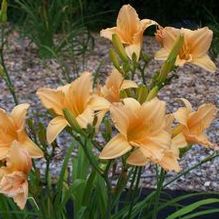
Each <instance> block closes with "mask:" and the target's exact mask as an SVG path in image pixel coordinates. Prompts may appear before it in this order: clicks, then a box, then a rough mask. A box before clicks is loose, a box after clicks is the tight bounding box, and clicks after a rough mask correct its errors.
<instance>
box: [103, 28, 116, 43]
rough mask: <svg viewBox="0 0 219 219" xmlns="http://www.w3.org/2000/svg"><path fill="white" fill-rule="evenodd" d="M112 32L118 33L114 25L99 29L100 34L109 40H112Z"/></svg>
mask: <svg viewBox="0 0 219 219" xmlns="http://www.w3.org/2000/svg"><path fill="white" fill-rule="evenodd" d="M113 34H117V35H119V34H118V32H117V28H116V27H112V28H107V29H104V30H101V31H100V36H101V37H104V38H106V39H109V40H112V35H113Z"/></svg>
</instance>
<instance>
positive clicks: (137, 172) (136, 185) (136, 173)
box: [127, 167, 142, 219]
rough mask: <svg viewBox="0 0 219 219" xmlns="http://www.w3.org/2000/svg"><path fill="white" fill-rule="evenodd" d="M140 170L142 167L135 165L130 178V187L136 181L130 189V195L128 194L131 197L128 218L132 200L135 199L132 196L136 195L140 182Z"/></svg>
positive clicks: (130, 214)
mask: <svg viewBox="0 0 219 219" xmlns="http://www.w3.org/2000/svg"><path fill="white" fill-rule="evenodd" d="M141 170H142V167H136V169H135V172H134V176H133V179H132V184H131V189H132V187H133V185H134V182H135V181H136V183H135V188H134V190H133V191H132V195H131V196H130V197H132V199H131V202H130V205H129V212H128V217H127V218H129V219H130V218H131V216H132V209H133V207H134V200H135V199H134V197H135V196H136V193H137V191H138V186H139V182H140V178H141ZM136 177H137V178H136Z"/></svg>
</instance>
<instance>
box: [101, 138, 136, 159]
mask: <svg viewBox="0 0 219 219" xmlns="http://www.w3.org/2000/svg"><path fill="white" fill-rule="evenodd" d="M131 149H132V147H131V146H130V144H129V143H128V142H127V140H126V139H125V137H124V136H123V135H121V134H117V135H116V136H115V137H113V138H112V139H111V140H110V141H109V142H108V143H107V145H106V146H105V147H104V148H103V150H102V151H101V153H100V155H99V158H100V159H115V158H117V157H120V156H122V155H123V154H125V153H127V152H128V151H130V150H131Z"/></svg>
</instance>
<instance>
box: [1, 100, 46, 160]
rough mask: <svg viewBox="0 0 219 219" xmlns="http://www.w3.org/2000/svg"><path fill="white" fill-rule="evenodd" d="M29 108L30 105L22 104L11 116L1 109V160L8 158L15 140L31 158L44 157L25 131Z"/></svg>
mask: <svg viewBox="0 0 219 219" xmlns="http://www.w3.org/2000/svg"><path fill="white" fill-rule="evenodd" d="M28 108H29V104H20V105H17V106H16V107H14V109H13V110H12V112H11V113H10V114H7V112H5V111H4V110H3V109H0V160H2V159H4V158H5V157H6V156H7V153H8V151H9V150H10V147H11V144H12V142H13V141H14V140H16V141H18V142H19V143H20V145H21V147H23V148H25V149H26V150H27V151H28V153H29V155H30V156H31V157H33V158H40V157H43V152H42V151H41V150H40V148H39V147H38V146H37V145H36V144H35V143H34V142H33V141H32V140H31V139H30V138H29V137H28V135H27V133H26V131H25V118H26V114H27V109H28Z"/></svg>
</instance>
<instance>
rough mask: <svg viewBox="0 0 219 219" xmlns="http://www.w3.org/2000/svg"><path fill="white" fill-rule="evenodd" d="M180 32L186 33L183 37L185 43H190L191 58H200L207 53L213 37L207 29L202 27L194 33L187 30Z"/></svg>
mask: <svg viewBox="0 0 219 219" xmlns="http://www.w3.org/2000/svg"><path fill="white" fill-rule="evenodd" d="M182 31H183V32H185V31H187V32H186V33H187V34H185V36H186V37H187V41H188V42H189V43H191V45H190V46H191V48H190V50H191V53H192V55H193V57H200V56H203V55H205V54H206V53H207V52H208V50H209V48H210V45H211V41H212V37H213V32H212V31H211V30H210V29H209V28H208V27H203V28H200V29H197V30H196V31H191V30H188V29H182Z"/></svg>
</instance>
